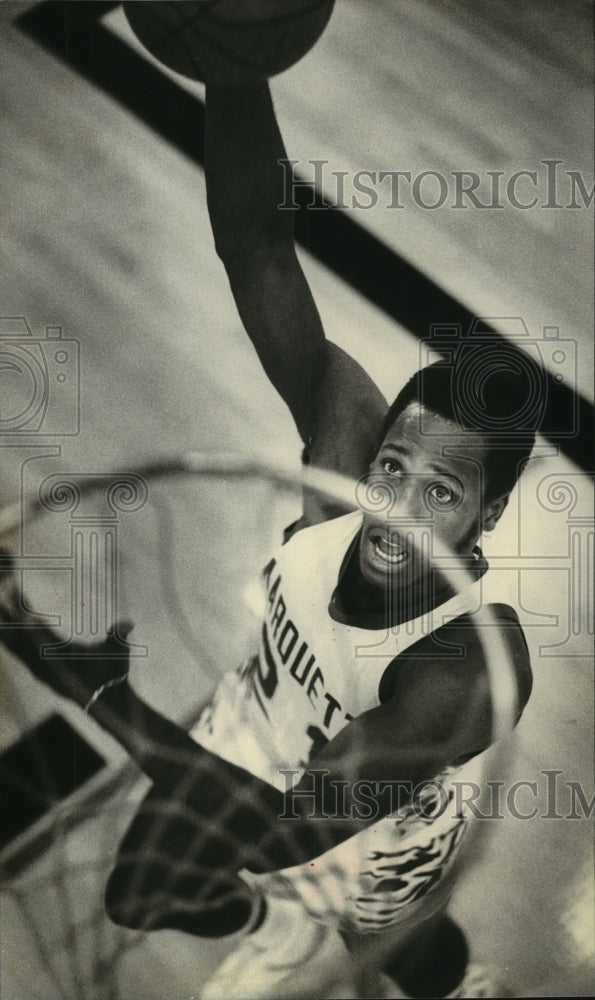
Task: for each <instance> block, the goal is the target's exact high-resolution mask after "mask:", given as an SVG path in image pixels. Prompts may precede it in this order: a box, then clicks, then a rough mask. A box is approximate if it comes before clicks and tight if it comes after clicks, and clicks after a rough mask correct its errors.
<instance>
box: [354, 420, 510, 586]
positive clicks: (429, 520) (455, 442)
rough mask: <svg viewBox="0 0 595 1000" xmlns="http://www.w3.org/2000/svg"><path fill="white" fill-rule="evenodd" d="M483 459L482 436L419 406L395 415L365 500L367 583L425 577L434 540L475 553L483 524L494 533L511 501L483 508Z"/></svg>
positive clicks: (364, 570) (362, 556)
mask: <svg viewBox="0 0 595 1000" xmlns="http://www.w3.org/2000/svg"><path fill="white" fill-rule="evenodd" d="M483 456H484V448H483V442H482V439H481V436H480V435H479V434H478V435H474V434H463V433H461V430H460V428H459V427H458V425H457V424H455V423H452V422H451V421H449V420H445V419H444V418H443V417H440V416H438V415H437V414H434V413H432V412H431V411H429V410H427V409H425V407H423V406H421V405H420V404H418V403H411V404H410V405H409V406H408V407H407V408H406V409H405V410H404V411H403V413H401V414H400V415H399V416H398V417H397V419H396V420H395V423H394V424H393V426H392V427H391V429H390V430H389V432H388V434H387V435H386V437H385V439H384V441H383V443H382V445H381V447H380V450H379V452H378V454H377V456H376V458H375V459H374V462H373V463H372V465H371V466H370V472H371V476H370V480H369V483H368V486H367V491H366V492H367V500H366V502H364V503H363V504H362V506H363V507H364V520H363V529H362V534H361V542H360V553H359V558H360V567H361V571H362V574H363V576H364V578H365V579H366V580H367V582H368V583H370V584H372V585H374V586H377V587H382V588H383V589H386V588H390V589H391V590H396V589H402V588H406V587H409V586H411V585H412V584H413V583H414V582H415V581H417V580H420V579H421V578H423V577H424V576H426V575H427V573H428V571H429V568H430V564H429V560H428V555H430V554H431V553H432V548H433V539H436V538H437V539H438V540H439V541H440V542H441V543H442V545H444V546H446V547H448V549H449V550H451V551H452V552H455V553H457V554H458V555H461V556H466V555H470V554H471V552H472V550H473V546H474V545H475V543H476V541H477V539H478V537H479V534H480V531H481V528H482V524H483V525H484V527H486V528H488V529H490V530H491V527H493V524H495V522H496V521H497V520H498V517H499V516H500V513H501V512H502V510H503V509H504V506H505V505H506V499H505V498H502V500H501V501H494V504H490V505H489V509H488V508H486V509H485V510H483V511H482V492H483V486H482V479H483V473H482V467H483V466H482V463H483ZM368 501H369V502H368ZM375 501H376V507H375V506H374V503H375ZM494 505H495V506H494ZM498 505H499V510H498V511H497V510H496V508H497V507H498ZM381 508H382V510H381ZM375 510H378V513H375ZM491 522H493V523H491ZM415 540H417V542H421V543H422V549H421V550H420V549H419V548H418V546H417V545H416V544H415Z"/></svg>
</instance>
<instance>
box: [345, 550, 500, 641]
mask: <svg viewBox="0 0 595 1000" xmlns="http://www.w3.org/2000/svg"><path fill="white" fill-rule="evenodd" d="M358 548H359V536H357V537H356V538H355V539H354V541H353V543H352V544H351V546H350V547H349V550H348V551H347V553H346V555H345V558H344V560H343V563H342V566H341V569H340V571H339V580H338V583H337V587H336V589H335V592H334V594H333V599H332V602H331V610H332V609H333V608H334V610H335V611H336V612H338V614H339V615H340V616H341V617H345V618H352V619H353V620H354V624H360V625H361V627H364V628H366V627H370V628H380V627H385V626H391V625H400V624H402V623H403V622H407V621H412V620H413V619H414V618H419V617H420V616H421V615H424V614H427V613H428V612H430V611H432V610H433V609H434V608H436V607H438V606H439V605H440V604H444V603H445V602H446V601H448V600H449V599H450V598H451V597H453V596H454V593H455V591H454V590H453V588H452V587H451V586H450V584H449V583H448V581H447V580H446V579H445V578H444V577H443V576H442V575H441V574H440V573H437V572H434V573H432V574H431V575H430V576H429V577H424V578H423V579H421V580H416V581H413V582H412V583H411V585H410V586H408V587H403V588H402V589H399V590H394V591H392V592H388V591H386V590H384V589H382V588H380V587H374V586H373V585H372V584H370V583H368V581H367V580H366V579H365V578H364V576H363V574H362V572H361V569H360V565H359V554H358ZM465 563H466V564H468V565H467V569H469V570H470V572H472V573H473V575H474V576H475V577H477V578H479V577H480V576H482V575H483V574H484V573H485V571H486V569H487V564H486V562H485V559H484V558H483V556H482V554H481V551H480V550H479V549H476V550H475V551H474V553H473V554H472V555H471V556H470V557H469V559H468V560H465Z"/></svg>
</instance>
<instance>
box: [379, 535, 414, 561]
mask: <svg viewBox="0 0 595 1000" xmlns="http://www.w3.org/2000/svg"><path fill="white" fill-rule="evenodd" d="M370 541H371V542H372V545H373V547H374V553H375V555H376V556H377V557H378V559H380V560H381V561H382V562H386V563H388V564H389V565H390V566H398V565H400V563H403V562H405V560H406V559H408V558H409V557H408V554H407V552H406V551H405V549H404V548H403V547H402V546H401V545H399V544H398V543H396V542H391V541H389V539H388V538H385V536H384V535H381V534H380V535H377V536H376V537H375V538H371V539H370Z"/></svg>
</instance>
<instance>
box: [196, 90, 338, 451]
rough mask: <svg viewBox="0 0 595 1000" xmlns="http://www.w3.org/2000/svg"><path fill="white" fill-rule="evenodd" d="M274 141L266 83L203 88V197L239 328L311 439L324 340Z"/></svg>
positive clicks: (306, 438) (279, 143)
mask: <svg viewBox="0 0 595 1000" xmlns="http://www.w3.org/2000/svg"><path fill="white" fill-rule="evenodd" d="M284 157H285V150H284V147H283V141H282V138H281V134H280V132H279V128H278V125H277V121H276V118H275V114H274V110H273V105H272V100H271V95H270V92H269V87H268V85H267V84H266V83H259V82H255V83H254V84H253V85H252V86H242V87H239V86H229V87H227V86H216V85H214V84H209V85H208V87H207V126H206V175H207V198H208V206H209V213H210V217H211V224H212V227H213V234H214V238H215V246H216V248H217V252H218V254H219V256H220V257H221V260H222V261H223V264H224V265H225V269H226V271H227V274H228V277H229V281H230V284H231V290H232V292H233V295H234V298H235V301H236V305H237V307H238V311H239V314H240V317H241V319H242V322H243V324H244V326H245V328H246V331H247V333H248V335H249V337H250V339H251V341H252V343H253V344H254V347H255V348H256V351H257V353H258V356H259V358H260V361H261V363H262V365H263V368H264V370H265V372H266V374H267V375H268V377H269V379H270V380H271V382H272V383H273V385H274V386H275V388H276V389H277V391H278V392H279V394H280V395H281V397H282V398H283V399H284V401H285V402H286V403H287V405H288V406H289V409H290V410H291V413H292V415H293V418H294V420H295V423H296V425H297V428H298V431H299V433H300V435H301V437H302V440H303V441H304V442H305V443H306V444H309V443H310V442H311V441H312V439H313V437H314V422H315V409H316V407H315V400H316V396H317V392H318V387H319V385H320V381H321V379H322V377H323V375H324V372H325V368H326V362H327V343H326V340H325V337H324V332H323V329H322V324H321V321H320V317H319V315H318V311H317V309H316V305H315V303H314V300H313V298H312V293H311V291H310V288H309V286H308V283H307V281H306V279H305V277H304V274H303V271H302V268H301V267H300V264H299V262H298V259H297V257H296V253H295V247H294V241H293V211H292V210H286V209H282V208H279V205H281V204H282V202H283V184H284V179H283V169H282V167H281V166H280V164H279V163H278V161H279V160H280V159H282V158H284Z"/></svg>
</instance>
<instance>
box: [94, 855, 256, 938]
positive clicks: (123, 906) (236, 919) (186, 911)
mask: <svg viewBox="0 0 595 1000" xmlns="http://www.w3.org/2000/svg"><path fill="white" fill-rule="evenodd" d="M253 903H254V899H253V895H252V892H251V890H249V889H248V887H247V886H246V885H245V883H243V882H242V881H241V880H240V879H239V878H238V877H237V876H233V875H229V876H227V877H222V876H221V874H219V875H218V876H217V877H216V878H215V877H214V878H212V879H209V880H207V881H205V880H204V879H202V878H200V877H196V876H195V877H191V876H190V877H186V878H184V879H183V880H181V881H180V880H177V879H175V877H174V878H172V872H171V870H170V871H169V872H164V871H163V870H161V869H157V868H156V866H155V865H153V866H147V865H146V864H145V865H143V864H142V862H140V861H139V863H138V864H135V863H133V862H124V861H120V862H119V863H118V864H117V866H116V868H115V869H114V870H113V872H112V873H111V875H110V876H109V878H108V882H107V886H106V890H105V908H106V911H107V914H108V916H109V918H110V920H112V921H113V922H114V923H115V924H118V925H119V926H120V927H127V928H129V929H132V930H145V931H148V930H165V929H169V930H178V931H183V932H184V933H186V934H195V935H197V936H199V937H208V938H219V937H226V936H227V935H229V934H233V933H235V932H237V931H239V930H240V929H241V928H242V927H244V926H245V925H246V924H247V923H248V921H249V920H250V919H251V915H252V908H253Z"/></svg>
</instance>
